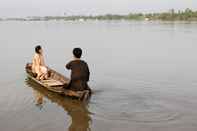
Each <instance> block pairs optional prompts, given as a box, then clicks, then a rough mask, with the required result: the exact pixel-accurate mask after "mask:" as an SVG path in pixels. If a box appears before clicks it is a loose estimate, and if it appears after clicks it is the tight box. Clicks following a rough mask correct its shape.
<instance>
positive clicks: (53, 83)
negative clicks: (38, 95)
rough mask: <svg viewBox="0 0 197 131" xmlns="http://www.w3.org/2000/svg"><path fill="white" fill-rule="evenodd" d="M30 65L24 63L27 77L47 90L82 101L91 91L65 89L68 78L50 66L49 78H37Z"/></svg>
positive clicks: (86, 98)
mask: <svg viewBox="0 0 197 131" xmlns="http://www.w3.org/2000/svg"><path fill="white" fill-rule="evenodd" d="M31 66H32V64H31V63H27V64H26V67H25V70H26V72H27V77H28V78H30V79H31V80H32V81H34V82H36V83H37V84H39V85H40V86H42V87H44V88H46V89H47V90H49V91H52V92H55V93H58V94H61V95H65V96H68V97H72V98H77V99H79V100H82V101H85V100H88V98H89V97H90V94H91V92H90V91H89V90H84V91H72V90H67V89H65V88H64V87H65V86H66V85H68V84H69V81H70V80H69V79H68V78H66V77H65V76H63V75H61V74H60V73H58V72H56V71H55V70H53V69H51V68H48V75H49V78H48V79H47V80H37V79H36V78H35V74H34V73H33V72H32V69H31Z"/></svg>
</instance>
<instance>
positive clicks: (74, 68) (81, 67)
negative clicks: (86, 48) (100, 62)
mask: <svg viewBox="0 0 197 131" xmlns="http://www.w3.org/2000/svg"><path fill="white" fill-rule="evenodd" d="M66 68H67V69H69V70H71V81H70V83H69V85H68V87H66V88H67V89H70V90H73V91H83V90H90V88H89V86H88V81H89V77H90V72H89V68H88V64H87V63H86V62H85V61H83V60H73V61H71V62H69V63H68V64H67V65H66Z"/></svg>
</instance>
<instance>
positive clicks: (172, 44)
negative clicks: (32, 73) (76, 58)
mask: <svg viewBox="0 0 197 131" xmlns="http://www.w3.org/2000/svg"><path fill="white" fill-rule="evenodd" d="M0 34H1V37H0V45H1V48H0V51H1V55H0V60H1V66H0V67H1V68H0V72H1V73H0V78H1V80H0V85H1V87H0V88H1V92H0V130H1V131H12V130H14V131H35V130H36V131H54V130H58V131H90V130H91V131H120V130H121V131H131V130H132V131H186V130H187V131H196V130H197V100H196V99H197V51H196V50H197V45H196V41H197V35H196V34H197V23H188V22H175V23H172V22H135V21H133V22H124V21H122V22H117V21H113V22H107V21H106V22H63V21H62V22H55V21H51V22H0ZM37 44H41V45H42V46H43V47H44V51H45V55H46V61H47V64H48V65H49V66H50V67H52V68H54V69H56V70H57V71H58V72H61V73H62V74H65V75H66V76H69V72H68V71H66V70H65V69H64V65H65V64H66V63H67V62H68V61H69V60H70V59H71V58H72V54H71V52H72V48H73V47H76V46H80V47H82V48H83V49H84V57H83V58H84V59H85V60H86V61H87V62H88V63H89V66H90V69H91V81H90V85H91V87H92V89H93V90H94V94H93V96H92V98H91V100H90V102H89V103H88V104H83V103H80V102H78V101H75V100H71V99H68V98H64V97H63V96H60V95H57V94H54V93H52V92H49V91H46V90H45V89H43V88H41V87H39V86H38V85H37V84H36V83H33V82H32V81H30V80H28V79H27V77H26V74H25V71H24V66H25V64H26V62H28V61H30V60H31V57H32V55H33V51H34V49H33V48H34V46H35V45H37Z"/></svg>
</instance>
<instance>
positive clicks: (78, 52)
mask: <svg viewBox="0 0 197 131" xmlns="http://www.w3.org/2000/svg"><path fill="white" fill-rule="evenodd" d="M73 55H74V56H75V57H76V58H81V55H82V49H81V48H74V49H73Z"/></svg>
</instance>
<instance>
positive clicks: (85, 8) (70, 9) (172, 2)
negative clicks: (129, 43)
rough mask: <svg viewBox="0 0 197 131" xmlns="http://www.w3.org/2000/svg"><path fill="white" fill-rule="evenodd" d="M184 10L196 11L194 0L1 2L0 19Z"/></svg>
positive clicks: (16, 0)
mask: <svg viewBox="0 0 197 131" xmlns="http://www.w3.org/2000/svg"><path fill="white" fill-rule="evenodd" d="M187 7H189V8H192V9H196V10H197V0H0V16H1V17H7V16H35V15H39V16H43V15H63V14H64V12H66V13H67V14H74V15H77V14H85V15H87V14H105V13H117V14H125V13H129V12H155V11H157V12H159V11H166V10H168V9H171V8H175V9H185V8H187Z"/></svg>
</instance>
